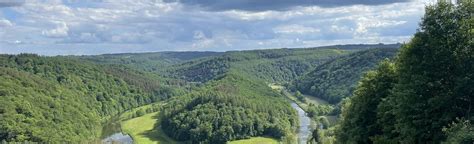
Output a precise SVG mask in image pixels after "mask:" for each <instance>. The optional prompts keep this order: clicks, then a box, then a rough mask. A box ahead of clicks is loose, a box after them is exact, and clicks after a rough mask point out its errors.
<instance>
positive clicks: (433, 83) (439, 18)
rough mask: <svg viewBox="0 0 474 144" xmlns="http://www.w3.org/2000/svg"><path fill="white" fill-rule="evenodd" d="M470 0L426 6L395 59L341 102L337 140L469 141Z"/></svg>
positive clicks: (473, 138) (473, 78)
mask: <svg viewBox="0 0 474 144" xmlns="http://www.w3.org/2000/svg"><path fill="white" fill-rule="evenodd" d="M473 13H474V2H472V1H461V2H460V3H459V4H458V5H453V4H448V3H444V2H440V3H438V4H437V5H433V6H428V7H427V8H426V14H425V16H424V17H423V20H422V22H421V24H420V29H419V31H418V32H417V33H416V34H415V36H414V38H413V39H412V40H411V42H409V43H407V44H405V45H404V46H403V47H402V49H401V51H400V53H399V54H398V56H397V58H396V59H395V60H393V61H384V62H383V63H381V64H380V65H379V66H378V68H377V69H376V70H374V71H371V72H369V73H367V74H366V75H365V76H364V77H363V79H362V80H361V82H360V84H359V85H358V86H357V88H356V90H355V93H354V97H352V98H351V100H350V101H348V102H347V103H346V104H345V108H344V111H343V121H342V122H341V125H340V127H339V128H338V132H337V139H338V142H339V143H399V142H401V143H441V142H443V141H444V142H446V143H466V144H467V143H473V142H474V127H472V121H473V120H474V117H473V116H474V111H472V104H473V94H474V75H473V74H474V49H473V48H474V45H473V44H474V41H473V39H474V37H473V36H474V33H473V32H474V29H473V28H474V27H473V23H474V21H473V20H474V19H473V17H472V16H473Z"/></svg>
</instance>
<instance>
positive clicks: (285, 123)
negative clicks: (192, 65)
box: [160, 72, 299, 143]
mask: <svg viewBox="0 0 474 144" xmlns="http://www.w3.org/2000/svg"><path fill="white" fill-rule="evenodd" d="M160 121H161V127H162V128H163V130H164V132H165V133H166V134H167V135H169V136H170V137H172V138H174V139H176V140H179V141H189V142H191V143H225V142H227V141H230V140H235V139H244V138H250V137H252V136H271V137H274V138H278V139H285V138H288V137H290V136H291V135H292V133H293V132H294V131H295V130H296V127H297V126H298V124H299V121H298V117H297V114H296V111H295V110H294V109H292V108H291V106H290V105H289V103H287V101H286V100H285V99H284V97H283V96H282V95H280V94H279V93H277V92H274V91H273V90H271V89H270V88H269V87H268V86H266V84H265V83H263V82H261V81H255V80H251V79H248V78H246V77H245V76H242V75H240V74H238V73H234V72H229V73H227V74H225V76H223V77H222V78H221V79H219V80H215V81H210V82H208V83H207V84H206V86H204V87H203V88H202V89H201V90H199V91H195V92H193V93H190V94H187V95H184V96H179V97H174V98H172V99H171V101H170V102H168V103H167V104H166V105H164V107H163V110H162V113H161V119H160Z"/></svg>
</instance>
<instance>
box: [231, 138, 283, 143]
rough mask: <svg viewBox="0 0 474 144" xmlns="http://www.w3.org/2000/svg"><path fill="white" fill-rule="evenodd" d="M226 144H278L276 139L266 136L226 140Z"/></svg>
mask: <svg viewBox="0 0 474 144" xmlns="http://www.w3.org/2000/svg"><path fill="white" fill-rule="evenodd" d="M227 143H228V144H279V142H278V140H276V139H273V138H266V137H253V138H250V139H243V140H236V141H230V142H227Z"/></svg>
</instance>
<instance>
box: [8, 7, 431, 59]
mask: <svg viewBox="0 0 474 144" xmlns="http://www.w3.org/2000/svg"><path fill="white" fill-rule="evenodd" d="M425 3H426V2H420V1H412V2H409V3H396V4H389V5H378V6H364V5H352V6H344V7H333V8H331V7H330V8H322V7H317V6H311V7H298V8H295V9H292V10H288V11H260V12H249V11H238V10H230V11H220V12H212V11H202V10H201V9H198V8H193V7H189V6H183V5H182V4H181V3H164V2H162V1H161V0H151V1H150V0H118V1H115V0H98V1H93V2H90V3H85V2H83V1H68V0H65V1H61V0H31V1H28V2H27V3H25V4H24V5H22V6H20V7H10V8H7V9H9V10H11V11H14V12H15V13H18V14H17V15H19V16H18V17H15V18H13V19H12V18H10V17H8V20H7V17H6V16H5V14H2V11H0V27H2V29H0V37H1V38H2V39H3V40H1V41H0V46H2V44H3V45H8V44H13V43H12V42H14V41H21V42H22V43H25V44H23V45H22V47H24V48H23V49H21V50H24V52H30V51H29V50H31V51H34V52H37V51H36V50H32V49H35V48H44V49H43V50H48V49H47V48H50V49H51V51H55V52H59V50H58V49H68V52H71V51H73V50H69V49H71V48H73V49H76V51H78V53H79V52H80V53H84V52H85V51H87V52H90V53H93V51H91V50H90V49H91V47H95V46H97V47H99V46H100V47H101V48H102V49H103V50H96V51H97V53H104V52H129V51H127V50H128V49H129V50H130V51H135V50H137V49H139V50H141V51H163V50H167V51H171V50H218V51H225V50H235V49H255V48H272V47H308V46H319V45H328V44H345V43H380V42H382V43H390V42H402V41H405V40H407V39H409V37H410V36H411V35H412V34H413V33H414V32H415V31H416V28H417V25H418V22H419V20H420V17H421V16H422V14H423V10H424V4H425ZM3 27H9V28H3ZM8 42H9V43H8ZM33 43H34V44H33ZM28 44H31V45H28ZM84 45H88V46H87V47H85V46H84ZM94 45H95V46H94ZM26 46H30V48H27V47H26ZM8 47H11V49H12V51H17V50H18V49H16V50H13V49H15V47H14V46H10V45H9V46H8ZM39 52H43V51H39Z"/></svg>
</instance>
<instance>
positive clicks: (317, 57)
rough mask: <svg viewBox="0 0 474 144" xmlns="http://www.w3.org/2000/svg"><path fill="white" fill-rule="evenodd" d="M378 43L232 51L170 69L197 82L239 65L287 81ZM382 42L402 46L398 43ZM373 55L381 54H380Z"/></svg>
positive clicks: (253, 74) (253, 73) (251, 73)
mask: <svg viewBox="0 0 474 144" xmlns="http://www.w3.org/2000/svg"><path fill="white" fill-rule="evenodd" d="M374 46H378V45H356V46H352V45H350V46H333V47H330V46H328V47H322V48H302V49H269V50H253V51H231V52H226V53H224V54H223V55H221V56H217V57H211V58H207V59H201V60H199V61H189V62H186V63H183V64H179V65H175V66H173V69H170V70H169V71H171V72H173V73H172V74H171V75H169V76H171V77H175V78H181V79H184V80H187V81H193V82H206V81H208V80H212V79H215V78H217V77H219V76H221V75H222V74H224V73H226V72H227V71H229V70H230V69H236V70H239V71H240V72H242V73H247V74H249V76H251V77H253V78H258V79H262V80H264V81H266V82H272V83H287V82H291V81H293V80H294V79H296V78H297V77H299V76H301V75H303V74H305V73H307V72H308V71H310V70H312V69H314V68H315V67H317V66H319V65H321V64H323V63H325V62H327V61H330V60H334V59H336V58H338V57H340V56H343V55H347V54H350V53H352V52H356V51H361V50H366V49H370V48H372V47H374ZM381 46H382V47H389V48H398V47H399V45H397V44H392V45H381ZM372 56H375V57H378V55H372ZM367 57H369V56H367ZM364 58H366V57H364ZM373 63H376V61H373Z"/></svg>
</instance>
